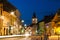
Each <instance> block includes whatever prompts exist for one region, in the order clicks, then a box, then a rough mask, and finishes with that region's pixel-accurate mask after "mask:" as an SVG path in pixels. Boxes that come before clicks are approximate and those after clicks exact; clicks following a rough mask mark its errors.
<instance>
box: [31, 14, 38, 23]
mask: <svg viewBox="0 0 60 40" xmlns="http://www.w3.org/2000/svg"><path fill="white" fill-rule="evenodd" d="M36 23H37V17H36V14H35V13H33V16H32V24H36Z"/></svg>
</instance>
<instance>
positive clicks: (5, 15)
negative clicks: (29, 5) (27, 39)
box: [0, 0, 20, 35]
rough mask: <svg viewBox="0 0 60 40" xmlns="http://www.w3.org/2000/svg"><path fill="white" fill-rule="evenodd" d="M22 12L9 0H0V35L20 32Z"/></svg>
mask: <svg viewBox="0 0 60 40" xmlns="http://www.w3.org/2000/svg"><path fill="white" fill-rule="evenodd" d="M19 17H20V13H19V11H18V10H17V8H15V7H14V6H13V5H11V4H10V3H9V2H7V0H1V1H0V35H12V34H18V33H19V31H18V28H19V25H20V19H19Z"/></svg>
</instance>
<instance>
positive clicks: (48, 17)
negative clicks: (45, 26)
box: [44, 14, 55, 23]
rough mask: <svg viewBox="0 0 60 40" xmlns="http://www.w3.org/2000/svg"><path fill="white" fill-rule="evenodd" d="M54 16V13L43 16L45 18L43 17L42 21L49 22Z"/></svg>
mask: <svg viewBox="0 0 60 40" xmlns="http://www.w3.org/2000/svg"><path fill="white" fill-rule="evenodd" d="M54 16H55V15H53V14H52V15H49V16H45V18H44V22H45V23H48V22H51V21H52V19H53V18H54Z"/></svg>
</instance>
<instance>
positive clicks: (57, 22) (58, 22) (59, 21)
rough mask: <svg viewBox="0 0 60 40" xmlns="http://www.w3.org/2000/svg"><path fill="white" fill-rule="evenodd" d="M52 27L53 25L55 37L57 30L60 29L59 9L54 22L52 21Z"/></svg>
mask: <svg viewBox="0 0 60 40" xmlns="http://www.w3.org/2000/svg"><path fill="white" fill-rule="evenodd" d="M51 25H52V28H53V33H54V35H55V33H56V29H57V28H59V27H60V9H58V11H57V13H56V14H55V16H54V18H53V20H52V21H51ZM51 34H52V33H51Z"/></svg>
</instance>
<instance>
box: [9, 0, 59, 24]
mask: <svg viewBox="0 0 60 40" xmlns="http://www.w3.org/2000/svg"><path fill="white" fill-rule="evenodd" d="M8 1H9V2H10V3H11V4H13V5H14V6H15V7H16V8H17V9H18V10H19V11H20V13H21V19H23V20H25V23H26V24H30V23H31V19H32V15H33V12H36V16H37V18H38V20H41V19H43V17H44V16H45V15H49V14H51V13H54V12H56V11H57V9H58V8H60V0H8Z"/></svg>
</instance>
